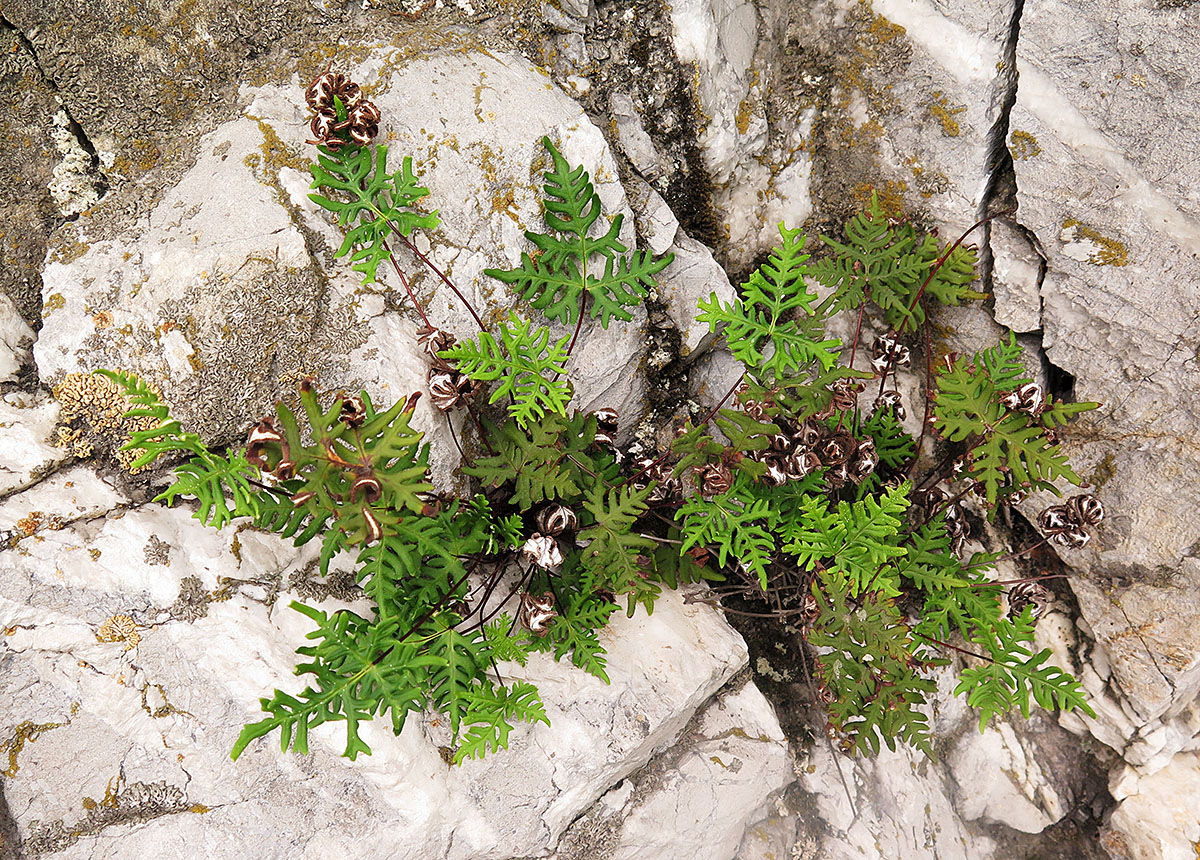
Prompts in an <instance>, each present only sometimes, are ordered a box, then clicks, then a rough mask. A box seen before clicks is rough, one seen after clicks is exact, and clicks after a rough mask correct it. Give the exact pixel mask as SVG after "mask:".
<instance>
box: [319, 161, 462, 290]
mask: <svg viewBox="0 0 1200 860" xmlns="http://www.w3.org/2000/svg"><path fill="white" fill-rule="evenodd" d="M319 152H320V154H319V155H318V156H317V162H318V163H317V164H313V165H310V166H309V170H310V172H311V173H312V176H313V182H312V186H311V187H312V188H313V189H314V191H320V190H322V189H325V188H328V189H332V190H333V191H337V192H340V193H341V196H342V197H343V198H344V199H340V200H339V199H335V198H333V197H330V196H326V195H325V194H320V193H313V194H310V195H309V197H310V198H311V199H312V201H313V202H314V203H316V204H317V205H318V206H321V207H322V208H324V209H328V210H329V211H330V212H333V213H334V214H336V215H337V216H338V218H339V220H340V221H341V223H342V226H343V227H344V228H346V238H345V240H344V241H343V242H342V246H341V247H340V248H338V250H337V251H336V252H334V256H335V257H342V256H345V255H346V254H348V253H350V252H351V250H353V253H352V254H351V256H350V261H351V263H352V264H353V265H352V268H353V269H354V270H355V271H358V272H362V273H363V275H364V276H365V277H364V278H363V283H370V282H371V281H374V280H376V269H377V268H378V267H379V264H380V263H381V262H383V261H384V260H386V259H387V258H388V257H389V256H390V254H389V252H388V250H387V249H386V248H385V247H384V242H385V240H386V239H387V237H388V234H389V233H390V232H391V231H392V230H397V231H399V232H400V233H401V234H402V235H404V236H410V235H412V231H413V230H415V229H416V228H418V227H421V228H424V229H427V230H432V229H433V228H435V227H437V225H438V224H439V223H440V221H439V219H438V215H437V212H429V213H418V212H414V211H411V208H410V207H412V206H413V204H415V203H416V202H417V201H418V200H420V199H421V198H422V197H425V196H427V195H428V194H429V189H427V188H424V187H422V186H420V185H417V177H416V174H414V173H413V169H412V158H409V157H406V158H405V159H404V162H403V164H402V166H401V168H400V170H398V171H396V172H395V173H392V174H389V173H388V172H387V152H388V148H387V146H386V145H385V144H378V145H376V146H362V147H359V146H345V147H341V148H339V149H337V150H330V149H328V148H327V147H321V148H320V150H319Z"/></svg>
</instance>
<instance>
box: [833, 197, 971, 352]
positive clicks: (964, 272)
mask: <svg viewBox="0 0 1200 860" xmlns="http://www.w3.org/2000/svg"><path fill="white" fill-rule="evenodd" d="M821 241H822V242H824V243H825V244H826V245H827V246H829V247H830V248H832V249H833V250H834V252H835V255H834V256H833V257H832V258H828V259H825V260H820V261H818V262H815V263H813V264H812V266H811V272H812V275H813V277H815V278H816V279H817V280H818V281H819V282H820V283H822V284H824V285H825V286H827V287H832V288H834V292H833V294H832V295H830V296H829V298H828V299H826V300H825V301H824V302H822V304H821V307H820V308H819V312H825V313H830V314H832V313H836V312H838V311H841V310H847V309H850V308H856V307H858V306H860V305H861V304H862V303H863V301H864V300H866V299H870V300H871V301H873V302H874V303H875V304H877V305H879V307H880V308H881V309H882V310H883V316H884V320H885V321H886V322H887V323H888V325H889V326H891V327H893V328H895V329H897V330H898V331H900V332H904V331H912V330H914V329H916V328H917V327H918V326H920V325H922V324H923V323H924V322H925V312H924V310H923V309H922V308H921V305H920V303H919V302H916V303H915V304H914V302H915V300H916V298H917V292H918V291H919V290H920V288H921V285H922V284H924V283H925V281H926V278H927V277H928V275H929V272H930V271H931V270H932V269H933V267H934V265H936V263H937V260H938V259H939V257H940V248H939V244H938V241H937V239H936V238H934V237H933V236H930V235H925V236H918V234H917V231H916V230H915V229H914V228H913V226H912V225H911V224H908V223H894V222H893V221H892V220H891V219H890V218H889V217H888V215H887V213H885V212H884V210H883V207H882V206H881V205H880V203H879V198H878V195H875V194H872V195H871V202H870V203H869V204H868V205H867V208H866V209H865V210H864V211H862V212H860V213H858V214H857V215H855V216H854V217H853V218H852V219H851V220H850V221H849V222H848V223H847V224H846V242H845V243H842V242H838V241H836V240H834V239H831V238H829V237H828V236H822V237H821ZM976 258H977V254H976V252H975V250H974V249H972V248H968V247H966V246H959V247H958V248H955V249H954V251H953V252H951V253H950V255H949V256H948V257H947V258H946V262H945V263H944V264H943V265H942V267H941V268H940V269H939V270H938V271H937V273H936V274H935V275H934V276H933V277H932V279H930V280H929V283H928V285H926V287H925V295H927V296H929V297H930V298H933V299H936V300H938V301H940V302H941V303H942V304H951V305H957V304H960V303H961V302H963V301H966V300H969V299H982V298H986V295H985V294H984V293H978V292H975V291H974V290H971V289H970V287H969V285H970V284H971V282H972V281H973V280H974V278H975V262H976Z"/></svg>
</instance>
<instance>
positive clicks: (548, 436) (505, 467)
mask: <svg viewBox="0 0 1200 860" xmlns="http://www.w3.org/2000/svg"><path fill="white" fill-rule="evenodd" d="M482 420H483V427H484V432H486V433H487V434H488V437H489V438H490V439H491V440H492V447H493V448H495V450H496V453H495V454H492V455H490V456H487V457H480V458H478V459H477V460H476V461H475V465H474V466H464V467H463V471H464V472H466V473H467V474H468V475H473V476H475V477H477V478H480V479H482V480H483V482H484V484H485V485H487V486H492V487H498V486H500V485H501V484H503V483H504V482H506V481H512V482H513V483H514V485H515V487H514V493H513V496H512V500H513V503H514V504H515V505H517V506H518V507H519V508H521V510H528V509H529V508H532V507H533V506H534V505H536V504H540V503H541V502H544V501H548V500H551V499H562V498H567V497H568V496H574V495H577V494H578V493H579V492H580V489H579V482H578V480H577V478H576V472H575V471H574V470H572V469H571V468H569V465H568V463H566V462H565V461H566V459H567V457H566V451H565V450H564V447H563V445H562V440H563V439H564V438H567V437H565V436H564V435H563V434H564V431H565V429H566V422H563V421H561V420H560V419H558V418H557V417H556V416H549V417H548V419H547V420H546V421H543V422H541V423H538V424H533V425H531V426H530V427H529V428H528V430H522V429H521V426H520V425H519V424H517V422H516V421H515V420H513V419H510V420H508V421H506V422H505V423H504V424H503V425H502V426H500V427H497V426H496V425H495V424H493V423H491V422H490V421H488V420H487V419H486V418H484V419H482ZM590 431H591V435H590V437H585V438H591V439H594V438H595V436H596V422H595V420H594V419H593V420H592V421H591V424H590Z"/></svg>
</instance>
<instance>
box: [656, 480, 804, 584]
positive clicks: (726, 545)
mask: <svg viewBox="0 0 1200 860" xmlns="http://www.w3.org/2000/svg"><path fill="white" fill-rule="evenodd" d="M779 518H780V512H779V511H778V510H777V509H776V508H773V507H772V506H771V505H770V504H769V503H768V501H767V500H766V499H763V498H755V497H754V494H753V492H752V491H751V490H750V488H749V485H748V484H747V482H746V479H745V478H744V477H742V476H738V477H737V478H736V479H735V481H734V484H733V486H732V487H731V488H730V489H729V490H728V491H726V492H724V493H721V494H719V495H716V496H713V497H712V498H711V499H704V498H702V497H700V496H693V497H692V498H690V499H688V500H686V501H685V502H684V503H683V506H682V507H680V508H679V510H678V511H676V512H675V520H676V522H678V523H679V524H680V531H681V532H682V535H683V543H682V544H680V547H679V552H680V554H682V553H685V552H687V551H688V550H689V549H691V548H692V547H694V546H700V547H706V548H708V549H711V550H714V551H715V552H716V554H717V562H718V563H719V564H720V565H721V566H722V567H724V566H725V564H726V563H727V562H728V561H729V560H730V558H732V559H733V560H734V561H736V562H738V563H740V564H741V565H742V566H743V567H744V568H745V570H746V571H748V572H749V573H750V574H751V575H753V576H754V577H755V578H757V579H758V581H759V584H760V585H761V586H762V588H763V590H764V591H766V589H767V581H768V571H767V568H768V566H769V565H770V563H771V561H772V559H773V558H774V555H775V536H774V532H775V527H776V524H777V523H778V522H779Z"/></svg>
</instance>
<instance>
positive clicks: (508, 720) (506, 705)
mask: <svg viewBox="0 0 1200 860" xmlns="http://www.w3.org/2000/svg"><path fill="white" fill-rule="evenodd" d="M465 696H466V702H467V709H466V713H465V715H464V716H463V722H464V724H467V725H469V726H470V728H469V729H468V730H467V733H466V734H465V735H463V736H462V737H461V738H459V741H458V749H457V750H455V751H454V763H455V764H462V763H463V762H464V761H465V760H467V759H469V758H483V757H484V755H485V754H487V753H489V752H495V751H496V750H500V749H508V736H509V733H510V732H512V730H513V726H512V723H513V722H516V721H518V720H519V721H521V722H526V723H545V724H546V725H550V719H549V718H548V717H547V716H546V708H545V706H544V705H543V704H542V700H541V699H539V698H538V691H537V687H535V686H533V685H532V684H528V683H526V682H524V681H516V682H514V683H513V685H512V686H511V687H505V686H493V685H490V684H477V685H476V686H474V687H472V688H470V689H469V690H467V692H466V694H465Z"/></svg>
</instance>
